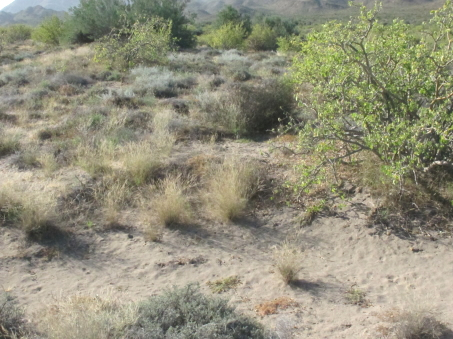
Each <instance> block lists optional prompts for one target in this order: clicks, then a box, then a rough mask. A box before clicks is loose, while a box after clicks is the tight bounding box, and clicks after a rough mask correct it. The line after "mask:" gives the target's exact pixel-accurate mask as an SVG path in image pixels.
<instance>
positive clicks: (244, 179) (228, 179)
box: [204, 158, 260, 221]
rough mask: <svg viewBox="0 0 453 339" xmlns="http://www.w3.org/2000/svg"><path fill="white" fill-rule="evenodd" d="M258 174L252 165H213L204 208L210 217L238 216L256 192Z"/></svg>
mask: <svg viewBox="0 0 453 339" xmlns="http://www.w3.org/2000/svg"><path fill="white" fill-rule="evenodd" d="M259 184H260V170H259V169H258V167H257V165H256V164H254V163H252V162H246V161H243V160H241V159H234V158H228V159H225V160H224V162H223V163H222V164H219V165H217V164H216V165H213V166H212V169H211V171H210V174H209V178H208V180H207V185H206V194H205V197H204V198H205V199H204V200H205V204H206V207H207V209H208V211H209V212H210V214H211V215H212V216H213V217H215V218H217V219H220V220H223V221H228V220H234V219H237V218H239V217H240V216H242V214H243V213H244V211H245V208H246V207H247V204H248V203H249V200H250V199H251V198H252V197H253V196H254V195H255V193H256V192H257V191H258V188H259Z"/></svg>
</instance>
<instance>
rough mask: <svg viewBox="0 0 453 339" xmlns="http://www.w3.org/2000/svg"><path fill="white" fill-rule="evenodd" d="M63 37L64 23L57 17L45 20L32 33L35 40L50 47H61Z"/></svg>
mask: <svg viewBox="0 0 453 339" xmlns="http://www.w3.org/2000/svg"><path fill="white" fill-rule="evenodd" d="M62 35H63V22H62V21H61V20H60V19H59V18H58V17H57V16H55V15H54V16H52V17H50V18H48V19H46V20H44V21H43V22H42V23H41V24H40V25H39V26H38V27H37V28H36V29H35V30H34V31H33V33H32V35H31V37H32V39H33V40H36V41H39V42H43V43H45V44H49V45H59V44H60V38H61V37H62Z"/></svg>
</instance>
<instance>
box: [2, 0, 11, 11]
mask: <svg viewBox="0 0 453 339" xmlns="http://www.w3.org/2000/svg"><path fill="white" fill-rule="evenodd" d="M13 1H14V0H0V11H1V10H2V9H3V7H6V6H8V5H9V4H10V3H11V2H13Z"/></svg>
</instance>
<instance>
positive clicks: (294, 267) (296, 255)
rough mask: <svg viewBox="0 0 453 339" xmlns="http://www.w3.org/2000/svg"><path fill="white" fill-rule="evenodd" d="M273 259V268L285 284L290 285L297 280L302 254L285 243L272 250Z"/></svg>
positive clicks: (288, 243) (293, 246) (291, 245)
mask: <svg viewBox="0 0 453 339" xmlns="http://www.w3.org/2000/svg"><path fill="white" fill-rule="evenodd" d="M273 258H274V264H275V267H276V269H277V271H278V273H279V274H280V276H281V278H282V279H283V281H284V282H285V284H291V283H293V282H294V281H296V280H297V276H298V273H299V271H300V270H301V260H302V252H301V250H300V249H299V248H298V247H297V246H295V245H294V244H292V243H290V242H288V241H285V242H284V243H283V244H282V245H281V246H279V247H277V248H275V249H274V253H273Z"/></svg>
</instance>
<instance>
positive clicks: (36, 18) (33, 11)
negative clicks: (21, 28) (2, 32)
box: [0, 6, 65, 26]
mask: <svg viewBox="0 0 453 339" xmlns="http://www.w3.org/2000/svg"><path fill="white" fill-rule="evenodd" d="M64 14H65V12H63V11H54V10H53V9H46V8H44V7H42V6H34V7H28V8H27V9H25V10H23V11H19V12H18V13H14V14H13V13H8V12H4V11H0V26H8V25H12V24H26V25H30V26H36V25H38V24H39V23H40V22H41V21H42V20H44V19H45V18H47V17H50V16H52V15H56V16H58V17H63V16H64Z"/></svg>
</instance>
